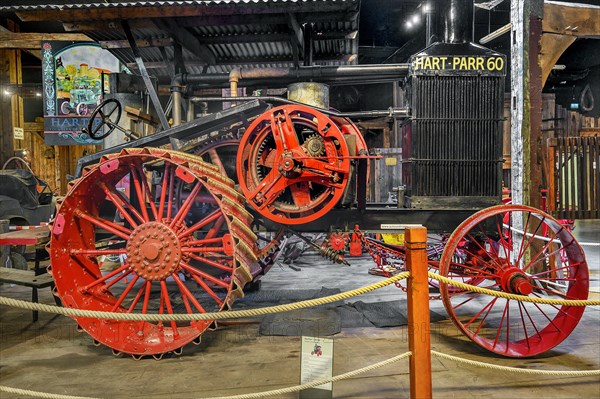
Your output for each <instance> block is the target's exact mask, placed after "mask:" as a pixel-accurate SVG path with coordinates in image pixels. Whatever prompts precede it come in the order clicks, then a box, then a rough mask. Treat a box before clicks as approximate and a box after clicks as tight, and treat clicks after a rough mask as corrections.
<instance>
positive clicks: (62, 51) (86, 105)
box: [42, 41, 122, 145]
mask: <svg viewBox="0 0 600 399" xmlns="http://www.w3.org/2000/svg"><path fill="white" fill-rule="evenodd" d="M121 70H122V68H121V64H120V62H119V60H118V59H117V58H116V57H115V56H114V55H112V54H111V53H110V52H109V51H108V50H104V49H102V48H101V47H100V46H99V45H98V44H96V43H88V42H57V41H42V74H43V76H42V78H43V87H44V142H45V144H46V145H83V144H101V143H102V141H96V140H93V139H91V138H90V136H89V135H88V134H86V133H84V132H82V129H83V128H85V127H87V125H88V122H89V118H90V115H91V114H92V112H93V111H94V108H96V106H97V105H98V104H100V103H101V102H102V99H103V94H105V93H108V90H109V76H110V74H111V73H114V72H121ZM94 123H100V119H99V118H96V120H95V121H94Z"/></svg>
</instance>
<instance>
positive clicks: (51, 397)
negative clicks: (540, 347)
mask: <svg viewBox="0 0 600 399" xmlns="http://www.w3.org/2000/svg"><path fill="white" fill-rule="evenodd" d="M431 354H432V355H434V356H436V357H438V358H441V359H446V360H452V361H455V362H457V363H462V364H467V365H470V366H477V367H483V368H487V369H492V370H500V371H506V372H513V373H517V374H534V375H551V376H558V377H589V376H596V375H600V370H583V371H571V370H533V369H523V368H519V367H509V366H499V365H496V364H491V363H484V362H479V361H476V360H470V359H463V358H461V357H458V356H453V355H448V354H446V353H442V352H438V351H435V350H432V351H431ZM409 356H411V352H404V353H402V354H400V355H397V356H394V357H391V358H389V359H386V360H383V361H381V362H377V363H373V364H371V365H369V366H365V367H362V368H360V369H356V370H353V371H349V372H347V373H343V374H339V375H336V376H334V377H331V378H323V379H319V380H315V381H311V382H307V383H305V384H301V385H295V386H291V387H286V388H280V389H274V390H270V391H264V392H255V393H248V394H240V395H233V396H217V397H210V398H207V399H254V398H264V397H269V396H277V395H282V394H286V393H294V392H299V391H302V390H304V389H309V388H314V387H317V386H319V385H323V384H328V383H333V382H337V381H341V380H345V379H348V378H352V377H355V376H357V375H360V374H363V373H366V372H368V371H372V370H375V369H377V368H380V367H384V366H387V365H388V364H392V363H395V362H398V361H400V360H402V359H405V358H407V357H409ZM0 391H2V392H7V393H13V394H17V395H26V396H31V397H35V398H48V399H98V398H93V397H87V396H70V395H60V394H52V393H46V392H39V391H31V390H26V389H19V388H12V387H7V386H0Z"/></svg>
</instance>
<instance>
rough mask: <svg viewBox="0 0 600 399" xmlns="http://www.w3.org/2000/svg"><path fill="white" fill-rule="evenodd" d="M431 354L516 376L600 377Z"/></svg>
mask: <svg viewBox="0 0 600 399" xmlns="http://www.w3.org/2000/svg"><path fill="white" fill-rule="evenodd" d="M431 354H432V355H434V356H436V357H439V358H442V359H448V360H453V361H455V362H458V363H463V364H468V365H470V366H478V367H483V368H486V369H492V370H502V371H510V372H514V373H518V374H541V375H554V376H560V377H587V376H591V375H600V370H582V371H571V370H532V369H522V368H519V367H508V366H498V365H496V364H491V363H484V362H478V361H477V360H469V359H463V358H462V357H458V356H452V355H448V354H446V353H442V352H438V351H434V350H432V351H431Z"/></svg>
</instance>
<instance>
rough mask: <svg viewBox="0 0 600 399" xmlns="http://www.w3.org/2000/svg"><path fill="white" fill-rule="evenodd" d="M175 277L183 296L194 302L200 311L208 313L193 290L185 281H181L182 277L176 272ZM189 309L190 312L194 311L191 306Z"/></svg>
mask: <svg viewBox="0 0 600 399" xmlns="http://www.w3.org/2000/svg"><path fill="white" fill-rule="evenodd" d="M173 279H174V280H175V282H176V283H177V285H178V286H179V291H181V296H182V297H183V298H189V300H190V301H191V302H192V304H193V305H194V307H195V308H196V309H197V310H198V311H199V312H200V313H206V310H205V309H204V307H203V306H202V305H200V302H198V300H197V299H196V297H195V296H194V294H192V293H191V291H190V290H189V289H188V287H186V286H185V284H184V283H183V281H181V279H180V278H179V276H177V275H175V274H174V275H173ZM188 306H189V304H188ZM187 311H188V313H193V312H192V309H191V308H189V309H187Z"/></svg>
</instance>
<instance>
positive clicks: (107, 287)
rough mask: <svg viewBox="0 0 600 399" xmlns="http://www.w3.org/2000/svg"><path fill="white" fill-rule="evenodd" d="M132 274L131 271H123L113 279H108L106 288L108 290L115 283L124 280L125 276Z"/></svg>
mask: <svg viewBox="0 0 600 399" xmlns="http://www.w3.org/2000/svg"><path fill="white" fill-rule="evenodd" d="M130 274H131V271H128V272H127V273H123V274H121V275H120V276H116V277H115V278H113V279H112V280H110V281H108V282H107V283H106V284H105V285H104V289H105V290H108V289H109V288H110V287H112V286H113V285H115V284H116V283H118V282H119V281H121V280H123V279H124V278H125V277H127V276H129V275H130Z"/></svg>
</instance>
